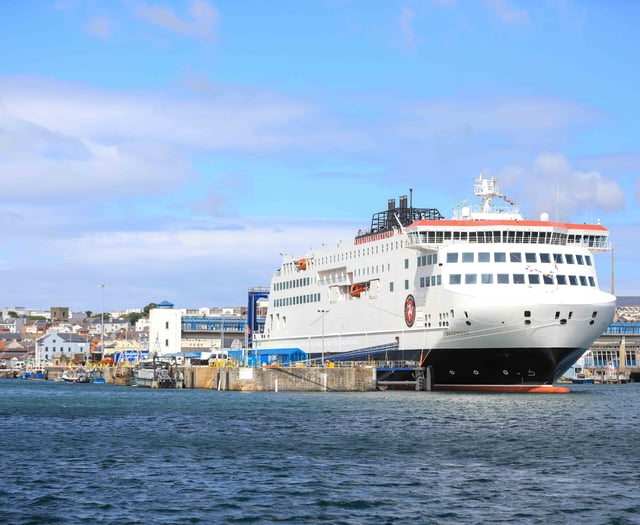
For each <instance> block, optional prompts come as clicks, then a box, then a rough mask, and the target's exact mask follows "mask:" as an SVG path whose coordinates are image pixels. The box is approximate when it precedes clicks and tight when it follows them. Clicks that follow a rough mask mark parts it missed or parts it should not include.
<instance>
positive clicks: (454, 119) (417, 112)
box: [405, 96, 597, 136]
mask: <svg viewBox="0 0 640 525" xmlns="http://www.w3.org/2000/svg"><path fill="white" fill-rule="evenodd" d="M411 109H412V115H413V117H414V120H413V122H411V120H410V119H407V120H408V121H409V122H410V124H409V126H407V127H405V130H406V131H408V132H415V133H418V134H419V133H421V132H424V131H425V130H426V131H429V132H437V133H447V134H467V135H468V134H481V133H494V132H500V133H507V134H516V135H518V136H522V135H531V134H541V135H544V134H546V133H547V132H549V131H552V132H554V133H557V132H563V131H564V130H565V129H566V128H567V127H569V126H574V125H577V124H580V123H584V122H588V121H592V120H594V119H595V118H597V115H596V113H595V112H594V111H593V110H590V109H588V108H585V107H584V106H581V105H579V104H576V103H573V102H568V101H563V100H558V99H552V98H544V97H513V96H505V97H500V98H493V99H486V98H483V99H477V100H473V99H471V100H469V99H467V100H454V99H442V100H434V101H430V102H427V103H422V104H415V106H414V107H413V108H411ZM407 117H409V115H407Z"/></svg>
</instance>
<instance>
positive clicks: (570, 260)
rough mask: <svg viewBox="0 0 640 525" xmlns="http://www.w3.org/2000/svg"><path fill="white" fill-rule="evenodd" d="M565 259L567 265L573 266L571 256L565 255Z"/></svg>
mask: <svg viewBox="0 0 640 525" xmlns="http://www.w3.org/2000/svg"><path fill="white" fill-rule="evenodd" d="M565 257H566V259H567V264H574V262H573V255H572V254H570V253H568V254H567V255H565Z"/></svg>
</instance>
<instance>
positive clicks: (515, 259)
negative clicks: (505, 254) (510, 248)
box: [509, 252, 522, 263]
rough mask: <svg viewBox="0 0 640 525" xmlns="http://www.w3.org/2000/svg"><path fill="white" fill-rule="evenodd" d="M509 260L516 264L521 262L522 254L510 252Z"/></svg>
mask: <svg viewBox="0 0 640 525" xmlns="http://www.w3.org/2000/svg"><path fill="white" fill-rule="evenodd" d="M509 260H510V261H511V262H516V263H519V262H522V254H521V253H520V252H511V253H510V254H509Z"/></svg>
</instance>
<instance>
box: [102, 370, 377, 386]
mask: <svg viewBox="0 0 640 525" xmlns="http://www.w3.org/2000/svg"><path fill="white" fill-rule="evenodd" d="M122 371H123V370H122V369H118V368H116V367H104V378H105V380H106V382H107V383H116V384H126V383H123V382H121V381H119V379H120V378H121V377H122V375H123V374H122ZM376 375H377V374H376V369H375V368H369V367H348V368H331V367H303V368H299V367H291V368H287V367H274V368H253V367H232V366H224V367H210V366H179V367H177V374H176V376H177V377H178V378H181V381H180V380H178V381H176V387H178V388H180V387H182V388H197V389H206V390H218V391H234V392H370V391H375V390H376V389H377V379H376Z"/></svg>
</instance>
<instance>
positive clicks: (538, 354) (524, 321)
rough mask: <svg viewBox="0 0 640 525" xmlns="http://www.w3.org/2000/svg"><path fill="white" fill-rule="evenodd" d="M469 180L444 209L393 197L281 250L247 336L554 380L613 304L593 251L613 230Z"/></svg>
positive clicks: (449, 384)
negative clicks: (356, 227)
mask: <svg viewBox="0 0 640 525" xmlns="http://www.w3.org/2000/svg"><path fill="white" fill-rule="evenodd" d="M474 193H475V195H476V196H477V197H479V199H480V203H479V204H478V205H470V206H459V207H458V208H457V209H456V211H455V212H454V215H453V218H452V219H445V218H444V217H443V215H442V214H441V213H440V212H439V211H438V210H437V209H435V208H414V207H413V204H412V202H411V201H412V194H411V201H408V200H407V197H406V196H403V197H401V198H400V201H399V205H398V206H396V204H395V200H394V199H391V200H389V202H388V205H387V210H385V211H383V212H379V213H376V214H374V215H373V218H372V221H371V227H370V228H369V229H368V230H366V231H360V232H358V234H357V235H356V237H355V241H354V243H353V244H352V245H349V246H338V247H336V248H334V249H330V250H321V251H310V252H309V253H307V254H306V255H305V256H304V257H300V258H293V257H285V258H284V260H283V262H282V265H281V267H280V268H279V269H278V270H277V271H276V272H275V274H274V276H273V279H272V283H271V288H270V292H269V306H268V310H267V316H266V321H265V328H264V333H262V334H254V345H255V347H257V348H291V347H295V348H300V349H302V350H304V351H306V352H307V353H308V354H310V355H311V356H313V357H320V358H322V359H323V360H327V359H345V358H353V359H356V358H357V359H363V358H373V359H379V357H380V355H381V354H383V355H384V359H387V360H395V361H398V360H404V361H407V362H414V363H418V364H419V365H420V366H421V367H424V368H425V369H428V370H429V374H430V380H431V381H432V382H433V385H434V388H443V389H444V388H449V389H454V388H467V387H469V386H471V387H474V388H477V387H487V388H492V387H519V386H525V387H526V386H528V385H544V384H551V383H553V381H554V380H555V379H557V378H559V377H560V376H561V375H562V374H563V373H564V372H565V371H566V370H567V369H568V368H569V367H570V366H571V365H572V364H573V363H574V362H575V361H576V360H577V359H578V358H579V357H580V355H582V354H583V353H584V352H585V351H586V350H587V349H588V348H589V346H590V345H591V343H592V342H593V341H594V340H595V339H597V337H598V336H599V335H600V334H601V333H602V332H603V331H604V330H605V329H606V327H607V326H608V325H609V323H610V322H611V320H612V318H613V314H614V309H615V297H614V296H612V295H610V294H608V293H605V292H603V291H601V290H600V289H599V287H598V277H597V274H596V268H595V264H594V262H595V261H594V254H596V253H598V252H601V251H604V250H607V249H609V241H608V230H607V229H606V228H604V227H603V226H602V225H600V224H570V223H563V222H553V221H550V220H549V217H548V215H546V214H543V215H542V216H541V218H540V220H527V219H525V218H524V217H523V216H522V215H521V214H520V212H519V209H518V206H517V205H516V204H515V203H514V202H512V201H510V200H509V199H507V198H506V197H505V196H504V195H502V194H501V193H500V192H499V189H498V186H497V183H496V180H495V179H489V178H483V177H482V176H480V177H479V178H477V179H475V181H474ZM496 199H500V201H501V202H500V205H496V204H494V202H493V201H494V200H496Z"/></svg>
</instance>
